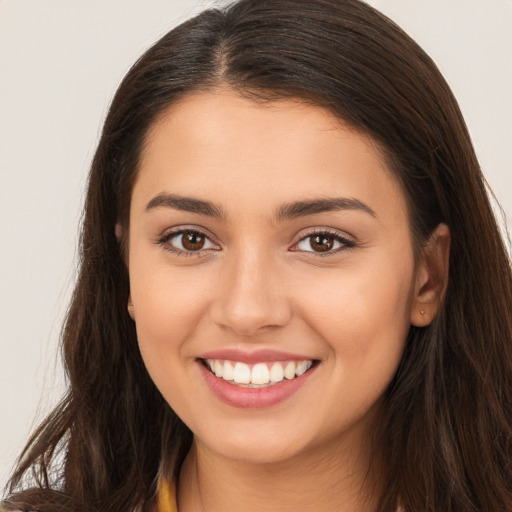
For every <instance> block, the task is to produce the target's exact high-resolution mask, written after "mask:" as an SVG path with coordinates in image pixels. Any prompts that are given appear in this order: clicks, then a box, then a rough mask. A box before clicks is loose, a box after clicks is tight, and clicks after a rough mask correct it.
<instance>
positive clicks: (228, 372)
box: [222, 361, 234, 380]
mask: <svg viewBox="0 0 512 512" xmlns="http://www.w3.org/2000/svg"><path fill="white" fill-rule="evenodd" d="M222 378H223V379H224V380H234V368H233V365H232V364H231V363H230V362H229V361H224V371H223V375H222Z"/></svg>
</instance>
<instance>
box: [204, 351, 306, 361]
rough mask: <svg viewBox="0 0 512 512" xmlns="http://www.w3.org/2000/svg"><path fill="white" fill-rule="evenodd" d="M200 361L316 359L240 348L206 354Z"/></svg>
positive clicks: (288, 353) (280, 352)
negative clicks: (248, 350)
mask: <svg viewBox="0 0 512 512" xmlns="http://www.w3.org/2000/svg"><path fill="white" fill-rule="evenodd" d="M199 357H200V359H224V360H228V361H240V362H241V363H246V364H255V363H263V362H272V361H310V360H313V359H314V358H312V357H310V356H306V355H302V354H294V353H292V352H283V351H281V350H273V349H257V350H253V351H250V352H247V351H244V350H241V349H239V348H224V349H219V350H211V351H209V352H205V353H204V354H202V355H201V356H199Z"/></svg>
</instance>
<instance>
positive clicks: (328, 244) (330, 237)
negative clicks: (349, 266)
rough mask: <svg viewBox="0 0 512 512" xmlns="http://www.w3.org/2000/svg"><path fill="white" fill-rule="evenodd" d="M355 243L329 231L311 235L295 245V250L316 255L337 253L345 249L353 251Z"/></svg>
mask: <svg viewBox="0 0 512 512" xmlns="http://www.w3.org/2000/svg"><path fill="white" fill-rule="evenodd" d="M353 247H355V243H354V242H353V241H352V240H350V239H348V238H345V237H343V236H341V235H340V234H339V233H331V232H329V231H322V232H315V233H311V234H309V235H307V236H305V237H304V238H302V239H301V240H300V241H299V242H298V243H297V244H295V246H294V248H293V250H295V251H304V252H315V253H327V254H333V253H337V252H339V251H340V250H343V249H351V248H353Z"/></svg>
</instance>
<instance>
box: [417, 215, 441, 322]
mask: <svg viewBox="0 0 512 512" xmlns="http://www.w3.org/2000/svg"><path fill="white" fill-rule="evenodd" d="M449 260H450V229H449V228H448V226H447V225H446V224H439V225H438V226H437V227H436V229H435V230H434V231H433V233H432V235H431V236H430V238H429V240H428V242H427V243H426V244H425V246H424V247H423V248H422V251H421V256H420V261H419V263H418V268H417V271H416V286H415V290H414V300H413V305H412V310H411V324H412V325H415V326H417V327H425V326H426V325H429V324H430V323H431V322H432V320H433V319H434V318H435V316H436V315H437V313H438V312H439V309H440V308H441V306H442V303H443V301H444V297H445V294H446V288H447V286H448V267H449Z"/></svg>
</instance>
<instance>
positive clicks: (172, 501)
mask: <svg viewBox="0 0 512 512" xmlns="http://www.w3.org/2000/svg"><path fill="white" fill-rule="evenodd" d="M158 512H178V508H177V507H176V494H175V492H174V488H173V487H171V486H170V485H169V483H168V482H166V481H165V480H163V479H161V480H160V483H159V485H158Z"/></svg>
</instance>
